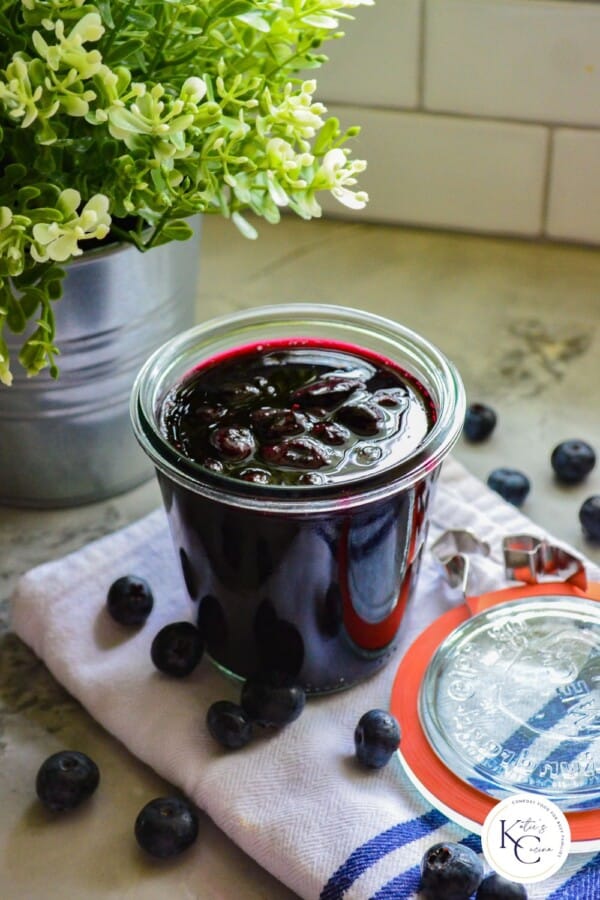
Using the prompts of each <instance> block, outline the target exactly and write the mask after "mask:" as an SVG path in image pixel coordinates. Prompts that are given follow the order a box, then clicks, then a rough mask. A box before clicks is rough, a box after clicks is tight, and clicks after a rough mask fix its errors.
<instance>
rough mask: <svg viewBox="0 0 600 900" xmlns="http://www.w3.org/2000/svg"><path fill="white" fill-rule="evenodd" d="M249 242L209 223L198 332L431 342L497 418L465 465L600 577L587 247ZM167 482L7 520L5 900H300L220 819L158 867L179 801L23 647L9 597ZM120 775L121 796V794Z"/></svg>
mask: <svg viewBox="0 0 600 900" xmlns="http://www.w3.org/2000/svg"><path fill="white" fill-rule="evenodd" d="M259 227H260V231H261V237H260V239H259V240H258V241H256V242H248V241H245V240H244V239H242V238H241V237H238V235H237V233H235V231H234V230H233V229H232V228H231V226H229V225H228V224H227V223H225V222H223V221H222V220H220V219H214V220H209V221H207V222H206V223H205V226H204V234H203V238H202V260H203V263H202V275H201V283H200V286H199V292H198V318H199V320H200V319H204V318H208V317H210V316H213V315H217V314H220V313H223V312H225V311H229V310H233V309H237V308H242V307H249V306H255V305H259V304H262V303H272V302H284V301H295V300H319V299H322V300H323V301H327V302H331V303H338V304H343V305H347V306H355V307H362V308H367V309H369V310H371V311H373V312H377V313H379V314H381V315H385V316H388V317H390V318H394V319H396V320H399V321H402V322H403V323H404V324H406V325H408V326H409V327H411V328H414V329H415V330H417V331H419V332H421V333H422V334H424V335H426V336H427V337H428V338H429V339H430V340H432V341H433V342H434V343H436V344H438V346H440V347H441V349H442V350H444V351H445V352H446V354H447V355H448V356H450V357H451V358H452V359H453V360H454V362H455V363H456V364H457V366H458V368H459V370H460V371H461V373H462V376H463V379H464V381H465V384H466V388H467V393H468V396H469V399H470V400H482V401H486V402H489V403H491V404H492V405H493V406H494V407H495V409H496V410H497V412H498V417H499V423H498V427H497V429H496V431H495V433H494V435H493V437H492V439H491V440H490V441H488V442H487V443H486V444H484V445H480V446H474V445H471V446H469V445H468V444H467V443H466V442H464V441H461V442H460V444H459V445H458V447H457V449H456V451H455V455H456V457H457V458H458V459H460V460H461V461H462V462H463V463H465V465H467V467H468V468H470V470H471V471H472V472H474V473H475V474H476V475H478V476H480V477H481V478H485V477H486V476H487V474H488V473H489V471H491V469H493V468H494V467H496V466H499V465H507V466H513V467H516V468H520V469H522V470H523V471H524V472H526V473H527V474H528V475H529V476H530V477H531V480H532V485H533V487H532V491H531V494H530V497H529V498H528V500H527V501H526V503H525V505H524V507H523V512H524V513H525V514H526V515H528V516H529V517H530V518H531V519H533V520H534V521H535V522H538V523H539V524H541V525H542V526H544V527H546V528H548V529H549V530H550V531H551V532H553V533H554V534H555V535H556V536H558V537H560V538H562V539H564V540H566V541H568V542H569V543H571V544H572V545H574V546H575V547H576V548H577V549H578V550H580V551H581V552H583V553H586V554H587V555H588V556H590V557H591V558H592V559H594V560H595V561H596V562H598V563H600V547H598V546H594V545H592V544H590V543H589V542H587V541H586V540H585V538H584V536H583V535H582V533H581V529H580V526H579V522H578V516H577V513H578V509H579V507H580V505H581V503H582V502H583V500H584V499H585V498H586V497H587V496H589V495H590V494H594V493H600V466H599V467H598V469H597V470H595V471H594V472H592V474H591V475H590V476H589V478H588V480H587V482H586V483H585V484H584V485H580V486H576V487H573V488H564V487H560V486H559V485H558V484H557V483H556V482H555V480H554V479H553V476H552V472H551V469H550V463H549V458H550V453H551V450H552V448H553V447H554V446H555V445H556V444H557V443H558V442H559V441H561V440H564V439H566V438H570V437H579V438H583V439H585V440H588V441H589V442H590V443H591V444H592V445H593V446H595V447H596V448H597V449H598V450H600V416H599V415H598V396H597V391H598V383H599V382H600V378H599V376H600V332H599V329H598V324H599V322H600V288H599V285H600V253H599V252H598V251H595V250H591V249H586V248H580V247H576V246H560V245H556V244H553V245H549V244H536V243H527V242H517V241H512V240H508V239H506V240H503V239H498V238H486V237H474V236H466V235H460V234H443V233H434V232H428V231H420V230H406V229H399V228H393V227H389V226H376V225H366V224H355V223H353V222H342V221H324V222H311V223H305V222H301V221H299V220H296V219H292V218H286V219H285V220H284V221H283V222H282V223H281V224H280V225H279V226H278V227H277V228H271V227H269V226H266V225H261V226H259ZM159 502H160V500H159V495H158V490H157V487H156V485H155V484H154V482H153V481H151V482H148V483H147V484H145V485H143V486H142V487H140V488H138V489H136V490H134V491H132V492H130V493H128V494H126V495H123V496H119V497H115V498H113V499H111V500H108V501H106V502H103V503H98V504H93V505H89V506H84V507H79V508H76V509H70V510H53V511H44V512H42V511H33V510H18V509H9V508H2V509H0V601H1V605H0V629H1V633H0V759H1V765H0V806H1V808H2V816H1V817H0V896H1V897H2V898H3V900H42V898H43V900H52V898H54V897H59V896H60V897H61V898H62V897H69V898H71V897H73V898H79V897H85V898H86V900H87V898H90V900H94V898H101V897H102V898H132V900H155V898H156V900H158V898H164V897H166V896H175V897H178V898H202V900H213V898H214V900H228V898H230V897H231V898H233V897H235V898H236V900H259V898H269V900H291V898H292V897H293V896H295V895H293V894H292V893H291V892H290V891H289V890H287V889H286V888H285V887H284V886H283V885H281V884H280V883H278V882H276V881H274V879H273V878H272V877H271V876H270V875H268V873H266V872H265V871H264V870H263V869H261V868H260V867H259V866H257V865H256V863H254V862H253V861H252V860H251V859H249V858H248V857H247V856H246V855H245V854H244V853H242V851H240V850H239V849H238V848H237V847H236V846H234V845H233V844H232V843H231V842H230V841H229V840H228V839H227V838H226V837H225V836H224V835H223V834H222V833H221V832H220V831H219V830H218V829H217V828H216V827H215V826H214V825H213V824H212V823H211V822H210V821H209V820H208V819H204V820H203V822H202V826H201V827H202V831H201V840H202V849H201V853H200V860H201V867H202V870H201V871H199V870H198V857H197V856H194V858H193V862H191V861H190V860H189V859H186V858H182V859H181V860H176V861H173V862H171V863H167V864H164V863H163V864H156V863H153V862H152V861H151V860H146V859H144V858H142V855H141V854H140V853H138V852H137V848H136V847H135V845H134V842H133V840H132V839H131V829H132V823H133V821H134V819H135V816H136V815H137V812H138V811H139V809H140V808H141V806H142V805H143V804H144V803H145V802H146V801H147V799H149V798H150V797H153V796H157V795H159V794H161V793H164V792H165V791H166V790H168V786H167V785H165V784H164V782H162V781H161V780H160V779H159V778H158V777H157V776H156V775H155V774H154V773H153V772H152V771H150V770H149V769H147V768H146V767H145V766H143V765H141V764H140V763H139V762H138V761H137V760H135V759H134V758H132V757H131V755H130V754H129V753H128V752H127V751H126V750H125V749H124V748H123V747H122V746H121V745H120V744H119V743H118V742H116V741H115V740H114V739H113V738H111V737H110V736H109V735H108V734H106V733H105V732H104V731H103V730H102V729H101V728H100V727H99V726H98V725H97V724H96V723H95V722H94V721H93V720H92V719H91V718H90V717H89V716H88V715H87V714H86V713H85V711H84V710H82V709H81V707H80V706H79V705H78V703H77V702H76V701H75V700H73V699H72V698H71V697H70V696H69V695H68V694H67V693H66V692H65V691H64V690H63V689H62V688H61V687H60V686H59V685H58V684H57V683H56V682H55V681H54V680H53V678H52V677H51V676H50V675H49V674H48V672H47V671H46V669H45V668H44V666H43V664H42V663H40V662H39V661H38V660H37V659H36V658H35V657H34V656H33V654H32V653H31V652H30V651H29V650H28V649H27V648H26V647H25V646H24V645H23V644H22V643H21V642H20V641H19V640H18V638H16V637H15V636H14V635H13V634H11V632H10V622H9V621H8V603H7V600H8V597H9V595H10V593H11V591H12V589H13V587H14V585H15V583H16V580H17V579H18V577H19V575H21V574H22V573H23V572H25V571H26V570H27V569H29V568H30V567H32V566H34V565H36V564H38V563H40V562H43V561H46V560H50V559H55V558H58V557H59V556H62V555H64V554H65V553H68V552H69V551H71V550H74V549H76V548H77V547H79V546H81V545H83V544H85V543H87V542H88V541H90V540H93V539H95V538H97V537H99V536H101V535H103V534H106V533H108V532H111V531H114V530H116V529H118V528H120V527H122V526H124V525H126V524H128V523H129V522H132V521H134V520H136V519H137V518H139V517H140V516H143V515H144V514H146V513H147V512H149V511H150V510H152V509H154V508H155V507H156V506H157V505H159ZM66 746H72V747H78V748H80V749H83V750H87V751H88V752H89V753H90V755H92V756H93V757H94V758H95V759H96V761H97V762H98V764H99V766H100V769H101V771H103V772H104V773H106V776H107V777H106V779H105V780H106V784H110V785H111V787H110V789H108V790H106V791H103V792H101V793H100V792H99V794H98V796H95V797H94V799H93V801H92V802H93V804H94V815H93V816H91V815H89V813H86V811H85V810H83V809H82V810H80V811H77V812H76V813H75V814H73V815H70V816H68V817H64V818H62V819H60V820H59V821H54V822H51V821H49V819H48V817H47V816H46V815H45V814H44V812H43V810H41V809H40V807H39V804H38V803H37V801H36V798H35V790H34V781H35V774H36V772H37V769H38V767H39V765H40V763H41V762H42V761H43V759H44V758H45V757H46V756H47V755H49V754H50V753H52V752H54V751H56V750H58V749H61V748H64V747H66ZM109 775H110V778H109V777H108V776H109Z"/></svg>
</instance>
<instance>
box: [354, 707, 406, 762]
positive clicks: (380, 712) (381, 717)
mask: <svg viewBox="0 0 600 900" xmlns="http://www.w3.org/2000/svg"><path fill="white" fill-rule="evenodd" d="M399 743H400V727H399V725H398V722H397V721H396V719H395V718H394V716H392V715H391V713H389V712H386V710H385V709H370V710H369V711H368V712H366V713H365V714H364V715H363V716H361V718H360V720H359V722H358V725H357V726H356V729H355V731H354V746H355V748H356V758H357V759H358V761H359V762H360V763H362V764H363V766H367V767H368V768H370V769H381V768H382V767H383V766H385V765H386V764H387V763H388V762H389V760H390V759H391V757H392V756H393V754H394V753H395V752H396V750H397V749H398V744H399Z"/></svg>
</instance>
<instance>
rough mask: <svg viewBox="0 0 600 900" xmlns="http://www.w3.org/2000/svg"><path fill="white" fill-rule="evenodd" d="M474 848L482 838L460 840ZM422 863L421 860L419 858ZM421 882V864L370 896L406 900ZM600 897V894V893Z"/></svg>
mask: <svg viewBox="0 0 600 900" xmlns="http://www.w3.org/2000/svg"><path fill="white" fill-rule="evenodd" d="M460 843H461V844H465V845H466V846H467V847H470V848H471V850H474V851H475V853H481V840H480V839H479V838H478V837H477V836H476V835H474V834H469V835H467V837H466V838H464V840H462V841H460ZM419 863H420V860H419ZM420 882H421V866H420V864H419V865H418V866H411V868H410V869H407V870H406V871H405V872H401V873H400V874H399V875H397V876H396V877H395V878H392V880H391V881H388V882H387V884H384V885H383V887H382V888H380V889H379V890H378V891H377V893H376V894H373V895H372V896H371V897H370V900H404V898H406V897H410V896H411V894H415V893H416V892H417V891H418V890H419V884H420ZM599 897H600V895H599Z"/></svg>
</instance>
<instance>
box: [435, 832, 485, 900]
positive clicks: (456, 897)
mask: <svg viewBox="0 0 600 900" xmlns="http://www.w3.org/2000/svg"><path fill="white" fill-rule="evenodd" d="M482 878H483V863H482V862H481V860H480V859H479V857H478V856H477V854H476V853H475V851H474V850H471V848H470V847H467V846H465V845H464V844H455V843H453V842H452V841H444V842H443V843H439V844H434V845H433V846H432V847H430V848H429V850H426V851H425V853H424V855H423V858H422V860H421V890H422V892H423V896H424V897H427V898H428V900H442V898H443V900H468V898H469V897H470V896H471V894H472V893H473V892H474V891H476V890H477V888H478V887H479V885H480V883H481V880H482Z"/></svg>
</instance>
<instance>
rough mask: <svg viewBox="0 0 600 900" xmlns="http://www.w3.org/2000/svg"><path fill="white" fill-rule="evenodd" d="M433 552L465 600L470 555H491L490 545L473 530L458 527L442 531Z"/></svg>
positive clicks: (433, 546)
mask: <svg viewBox="0 0 600 900" xmlns="http://www.w3.org/2000/svg"><path fill="white" fill-rule="evenodd" d="M431 552H432V553H433V555H434V556H435V558H436V559H437V560H438V562H440V563H441V564H442V566H443V567H444V569H445V571H446V577H447V579H448V583H449V584H450V586H451V587H453V588H459V589H460V591H461V594H462V597H463V600H464V599H465V598H466V596H467V584H468V581H469V571H470V567H471V563H470V560H469V556H472V555H479V556H489V555H490V545H489V544H488V543H486V541H482V540H481V539H480V538H478V537H477V535H475V534H473V532H472V531H468V530H466V529H462V528H456V529H448V531H444V532H442V534H441V535H440V536H439V537H438V538H437V539H436V540H435V541H434V542H433V544H432V545H431Z"/></svg>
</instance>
